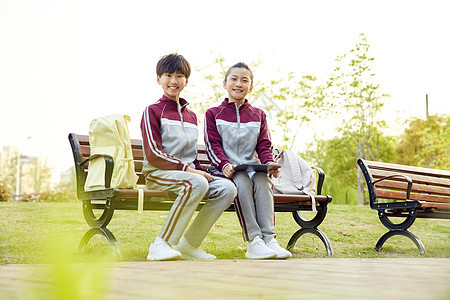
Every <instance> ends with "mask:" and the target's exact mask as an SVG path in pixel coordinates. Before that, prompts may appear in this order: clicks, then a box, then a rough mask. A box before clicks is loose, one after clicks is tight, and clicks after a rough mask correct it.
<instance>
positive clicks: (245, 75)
mask: <svg viewBox="0 0 450 300" xmlns="http://www.w3.org/2000/svg"><path fill="white" fill-rule="evenodd" d="M223 87H224V88H225V89H226V90H227V92H228V98H229V101H231V102H244V100H245V97H246V96H247V94H248V93H250V92H251V91H252V90H253V84H252V80H251V74H250V71H249V70H247V69H245V68H233V69H231V71H230V74H229V75H228V77H227V81H224V83H223Z"/></svg>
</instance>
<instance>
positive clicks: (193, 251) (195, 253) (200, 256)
mask: <svg viewBox="0 0 450 300" xmlns="http://www.w3.org/2000/svg"><path fill="white" fill-rule="evenodd" d="M173 248H174V249H176V250H177V251H179V252H180V253H181V258H182V259H189V260H213V259H217V257H215V256H214V255H212V254H209V253H207V252H205V251H203V250H202V249H200V248H195V247H193V246H191V245H190V244H189V242H188V241H187V240H186V239H185V238H184V237H182V238H181V240H180V242H179V243H178V245H176V246H175V247H173Z"/></svg>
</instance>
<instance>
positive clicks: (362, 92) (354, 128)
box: [325, 34, 388, 159]
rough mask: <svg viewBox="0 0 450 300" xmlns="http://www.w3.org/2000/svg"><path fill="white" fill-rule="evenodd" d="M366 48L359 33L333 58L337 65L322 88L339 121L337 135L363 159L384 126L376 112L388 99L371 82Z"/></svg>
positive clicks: (378, 111)
mask: <svg viewBox="0 0 450 300" xmlns="http://www.w3.org/2000/svg"><path fill="white" fill-rule="evenodd" d="M369 48H370V46H369V44H368V43H367V39H366V37H365V35H364V34H361V35H360V40H359V42H358V43H357V44H356V46H355V47H354V48H353V49H351V50H350V52H349V53H348V54H344V55H342V56H339V57H338V58H337V59H336V62H337V64H338V66H337V67H336V68H335V70H334V72H333V73H332V75H331V77H330V79H329V80H328V84H327V88H326V89H325V94H326V99H327V101H328V102H329V103H330V106H331V107H333V108H334V109H335V112H336V117H338V118H339V123H338V124H340V125H338V126H337V129H338V131H339V133H340V134H341V136H343V137H344V138H345V141H346V144H347V146H348V147H349V148H350V149H351V150H352V151H353V152H354V153H355V154H356V156H357V157H358V158H364V159H368V158H369V156H370V152H371V151H372V150H371V145H372V139H373V138H374V137H376V136H377V130H379V129H380V128H382V127H384V126H385V123H384V122H383V121H381V120H380V119H379V113H380V109H381V107H382V106H383V100H384V99H385V98H387V97H388V95H386V94H382V93H381V92H380V91H379V89H380V86H379V84H376V83H375V80H374V76H375V74H374V73H373V72H372V71H371V63H372V61H373V60H374V58H372V57H369V55H368V52H369Z"/></svg>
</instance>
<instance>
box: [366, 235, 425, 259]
mask: <svg viewBox="0 0 450 300" xmlns="http://www.w3.org/2000/svg"><path fill="white" fill-rule="evenodd" d="M395 235H403V236H406V237H408V238H409V239H410V240H412V241H413V242H414V243H415V244H416V246H417V248H418V249H419V253H420V254H422V255H424V254H425V248H424V246H423V244H422V242H421V241H420V240H419V238H418V237H416V236H415V235H414V234H412V233H411V232H409V231H408V230H391V231H389V232H387V233H385V234H384V235H383V236H382V237H381V238H380V239H379V240H378V242H377V245H376V246H375V250H377V251H380V250H381V247H382V246H383V244H384V243H385V242H386V241H387V240H388V239H389V238H390V237H393V236H395Z"/></svg>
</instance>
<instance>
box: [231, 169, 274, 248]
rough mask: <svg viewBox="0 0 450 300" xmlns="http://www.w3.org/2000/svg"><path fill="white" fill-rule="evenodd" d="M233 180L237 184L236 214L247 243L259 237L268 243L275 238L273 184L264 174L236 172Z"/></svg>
mask: <svg viewBox="0 0 450 300" xmlns="http://www.w3.org/2000/svg"><path fill="white" fill-rule="evenodd" d="M232 179H233V181H234V183H235V184H236V187H237V191H238V198H237V199H236V202H235V206H236V213H237V215H238V218H239V222H240V223H241V227H242V235H243V238H244V240H245V241H252V240H253V239H254V238H255V237H256V236H259V237H260V238H262V239H263V240H264V242H266V243H268V242H269V241H270V240H271V239H272V238H273V237H275V236H276V235H275V232H274V227H275V221H274V219H275V212H274V203H273V190H272V182H271V180H270V179H269V176H267V173H264V172H252V173H247V172H245V171H240V172H236V173H234V174H233V176H232Z"/></svg>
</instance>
